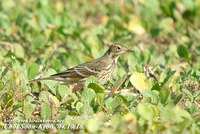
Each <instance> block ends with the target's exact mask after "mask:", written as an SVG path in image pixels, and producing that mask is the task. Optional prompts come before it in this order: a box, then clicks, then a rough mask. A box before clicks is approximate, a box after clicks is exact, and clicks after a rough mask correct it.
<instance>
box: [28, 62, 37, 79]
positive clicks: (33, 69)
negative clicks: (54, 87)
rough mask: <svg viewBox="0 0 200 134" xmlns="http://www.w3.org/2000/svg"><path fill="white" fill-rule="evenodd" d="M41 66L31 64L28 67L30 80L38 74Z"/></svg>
mask: <svg viewBox="0 0 200 134" xmlns="http://www.w3.org/2000/svg"><path fill="white" fill-rule="evenodd" d="M38 69H39V66H38V64H36V63H31V64H30V65H29V67H28V78H29V79H33V78H35V76H36V75H37V73H38Z"/></svg>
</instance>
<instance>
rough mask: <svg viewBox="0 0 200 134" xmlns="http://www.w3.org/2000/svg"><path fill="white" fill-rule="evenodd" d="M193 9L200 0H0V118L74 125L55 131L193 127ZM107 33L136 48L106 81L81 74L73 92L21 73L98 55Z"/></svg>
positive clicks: (197, 119) (199, 91)
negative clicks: (81, 80) (82, 83)
mask: <svg viewBox="0 0 200 134" xmlns="http://www.w3.org/2000/svg"><path fill="white" fill-rule="evenodd" d="M199 9H200V0H176V1H172V0H165V1H164V0H160V1H159V0H119V1H112V0H102V1H89V0H88V1H87V0H81V1H72V0H71V1H70V0H69V1H67V0H52V1H51V0H1V1H0V79H1V81H0V97H1V100H0V115H1V116H0V118H1V122H0V127H1V128H3V127H4V128H5V124H6V122H5V121H8V120H12V121H13V122H14V121H15V123H11V124H16V122H17V121H23V120H24V119H33V120H34V119H45V120H47V119H52V120H62V121H63V122H62V123H61V124H68V125H69V124H74V125H77V124H79V125H80V127H78V126H76V128H74V126H73V125H72V126H70V130H69V129H64V130H62V129H56V127H54V128H53V130H51V131H53V132H55V133H57V132H58V133H66V131H67V132H69V131H72V132H78V133H79V132H80V133H83V132H84V133H193V134H196V133H200V112H199V111H200V84H199V83H200V29H199V28H200V23H199V22H200V10H199ZM111 42H120V43H122V44H123V45H124V46H126V47H127V48H130V49H132V50H134V51H135V52H134V53H130V54H125V55H123V56H121V57H120V59H119V62H118V66H117V68H116V69H115V71H114V74H113V76H112V78H111V79H110V81H108V82H107V83H106V84H105V85H100V84H98V80H96V78H94V77H89V78H88V79H87V81H86V83H85V88H84V89H83V91H81V92H77V93H73V92H72V91H71V89H70V88H69V87H68V86H66V85H61V84H60V83H59V82H56V81H42V82H35V83H29V80H31V79H34V78H39V77H45V76H49V75H50V74H54V73H56V72H60V71H63V70H65V69H68V68H70V67H73V66H75V65H78V64H80V63H83V62H86V61H89V60H91V59H93V58H97V57H99V56H101V55H102V54H103V53H104V52H105V51H106V49H107V48H108V46H109V44H110V43H111ZM144 67H149V69H151V71H152V73H153V74H151V76H152V75H153V77H148V74H149V73H148V71H145V70H144ZM125 74H130V76H127V75H125ZM154 77H155V78H154ZM156 79H157V80H156ZM113 87H114V88H113ZM111 88H112V91H113V92H112V93H111V92H110V90H111ZM18 124H23V123H22V122H21V123H18ZM26 124H31V123H30V122H29V123H26ZM36 124H37V123H36ZM44 124H45V123H44ZM68 127H69V126H68ZM73 129H75V130H73ZM0 131H1V133H2V132H4V133H8V132H11V133H12V132H16V131H19V130H3V129H1V130H0ZM28 131H29V133H33V132H38V133H39V132H40V133H41V132H42V130H37V131H36V130H28ZM48 131H50V130H48V129H46V130H45V131H44V132H48Z"/></svg>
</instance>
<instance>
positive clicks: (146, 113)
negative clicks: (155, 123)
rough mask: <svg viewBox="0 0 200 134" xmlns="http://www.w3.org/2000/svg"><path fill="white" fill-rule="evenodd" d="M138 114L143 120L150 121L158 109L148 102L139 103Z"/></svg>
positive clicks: (156, 114)
mask: <svg viewBox="0 0 200 134" xmlns="http://www.w3.org/2000/svg"><path fill="white" fill-rule="evenodd" d="M137 112H138V114H139V115H140V116H141V117H143V118H144V119H145V120H149V121H151V120H152V119H153V118H154V117H156V116H158V115H159V112H160V111H159V109H158V108H157V107H156V106H154V105H152V104H150V103H140V104H138V106H137Z"/></svg>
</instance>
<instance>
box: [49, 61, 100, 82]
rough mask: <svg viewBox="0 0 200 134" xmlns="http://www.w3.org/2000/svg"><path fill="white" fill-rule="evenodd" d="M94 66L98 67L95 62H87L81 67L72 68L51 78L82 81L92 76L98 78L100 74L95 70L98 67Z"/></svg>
mask: <svg viewBox="0 0 200 134" xmlns="http://www.w3.org/2000/svg"><path fill="white" fill-rule="evenodd" d="M94 66H96V65H94V64H93V62H87V63H84V64H81V65H79V66H76V67H73V68H70V69H68V70H66V71H63V72H60V73H57V74H54V75H51V77H61V78H74V79H77V78H80V79H82V78H86V77H88V76H91V75H94V76H96V75H97V74H98V70H97V69H95V68H96V67H94Z"/></svg>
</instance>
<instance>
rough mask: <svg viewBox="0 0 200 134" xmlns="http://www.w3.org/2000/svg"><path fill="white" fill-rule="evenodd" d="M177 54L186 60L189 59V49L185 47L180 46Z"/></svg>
mask: <svg viewBox="0 0 200 134" xmlns="http://www.w3.org/2000/svg"><path fill="white" fill-rule="evenodd" d="M177 53H178V55H179V56H180V57H182V58H186V59H188V58H189V53H188V50H187V48H186V47H185V46H184V45H179V46H178V48H177Z"/></svg>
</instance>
